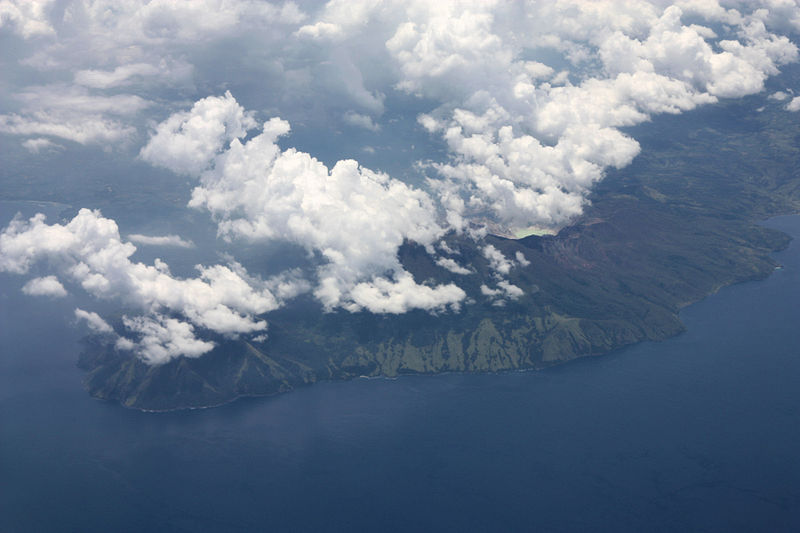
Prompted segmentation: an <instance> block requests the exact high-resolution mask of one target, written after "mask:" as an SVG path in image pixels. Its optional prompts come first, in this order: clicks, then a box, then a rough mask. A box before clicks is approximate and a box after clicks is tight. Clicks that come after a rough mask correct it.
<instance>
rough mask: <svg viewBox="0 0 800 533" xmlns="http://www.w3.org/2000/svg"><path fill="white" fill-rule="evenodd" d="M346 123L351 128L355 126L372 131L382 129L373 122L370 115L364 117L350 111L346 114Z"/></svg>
mask: <svg viewBox="0 0 800 533" xmlns="http://www.w3.org/2000/svg"><path fill="white" fill-rule="evenodd" d="M343 118H344V121H345V123H346V124H349V125H350V126H355V127H357V128H364V129H365V130H370V131H378V130H380V129H381V127H380V126H379V125H378V124H376V123H375V122H373V121H372V117H370V116H369V115H363V114H361V113H356V112H355V111H348V112H347V113H345V114H344V117H343Z"/></svg>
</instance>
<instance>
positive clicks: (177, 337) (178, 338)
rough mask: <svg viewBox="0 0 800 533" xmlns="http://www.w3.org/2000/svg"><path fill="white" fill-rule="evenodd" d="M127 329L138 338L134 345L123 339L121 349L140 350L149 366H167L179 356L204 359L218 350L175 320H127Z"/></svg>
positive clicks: (184, 324)
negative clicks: (212, 351)
mask: <svg viewBox="0 0 800 533" xmlns="http://www.w3.org/2000/svg"><path fill="white" fill-rule="evenodd" d="M122 322H123V324H125V327H126V328H128V329H129V330H130V331H132V332H134V333H135V334H137V335H138V337H139V340H138V341H137V342H133V341H131V340H130V339H127V338H121V342H120V341H118V342H117V349H127V350H136V351H137V353H138V354H139V356H140V357H141V358H142V359H143V360H144V362H145V363H148V364H151V365H158V364H163V363H166V362H168V361H170V360H171V359H174V358H176V357H179V356H184V357H200V356H201V355H203V354H205V353H208V352H210V351H211V350H212V349H213V348H214V343H213V342H209V341H204V340H201V339H198V338H197V337H196V336H195V333H194V327H193V326H192V325H191V324H190V323H188V322H184V321H181V320H177V319H175V318H168V317H165V316H162V315H158V314H157V315H155V316H154V317H134V318H129V317H124V318H123V319H122Z"/></svg>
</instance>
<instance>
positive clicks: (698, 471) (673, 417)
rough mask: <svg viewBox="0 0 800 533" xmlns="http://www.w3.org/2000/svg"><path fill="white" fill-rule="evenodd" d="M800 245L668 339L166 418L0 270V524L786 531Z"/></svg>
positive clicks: (791, 520)
mask: <svg viewBox="0 0 800 533" xmlns="http://www.w3.org/2000/svg"><path fill="white" fill-rule="evenodd" d="M54 209H55V207H54ZM765 224H766V225H768V226H770V227H774V228H779V229H781V230H783V231H786V232H788V233H790V234H792V235H793V236H795V237H796V238H797V237H800V217H798V216H794V217H779V218H776V219H772V220H770V221H768V222H767V223H765ZM798 240H800V239H797V240H795V241H793V243H792V245H791V246H790V248H789V249H788V250H786V251H784V252H781V253H778V254H775V257H776V259H777V260H778V261H779V262H781V263H782V264H783V265H784V268H783V269H780V270H777V271H775V273H774V274H773V275H772V276H770V277H769V278H768V279H766V280H764V281H759V282H751V283H745V284H740V285H737V286H733V287H729V288H726V289H723V290H722V291H720V292H719V293H718V294H716V295H713V296H711V297H709V298H707V299H706V300H704V301H702V302H700V303H698V304H696V305H693V306H691V307H689V308H687V309H685V310H684V311H683V312H682V318H683V320H684V322H685V324H686V326H687V328H688V329H687V331H686V333H684V334H682V335H680V336H678V337H676V338H673V339H671V340H668V341H665V342H661V343H645V344H640V345H638V346H634V347H632V348H629V349H624V350H620V351H618V352H615V353H613V354H610V355H607V356H603V357H598V358H592V359H586V360H581V361H578V362H574V363H571V364H567V365H563V366H561V367H557V368H554V369H550V370H546V371H541V372H527V373H505V374H490V375H458V374H450V375H440V376H419V377H404V378H401V379H396V380H387V379H371V380H366V379H361V380H355V381H350V382H336V383H321V384H317V385H314V386H312V387H308V388H304V389H301V390H297V391H295V392H292V393H289V394H285V395H281V396H277V397H272V398H260V399H249V400H242V401H238V402H235V403H233V404H230V405H227V406H223V407H220V408H215V409H208V410H196V411H183V412H173V413H162V414H153V413H141V412H137V411H131V410H127V409H124V408H121V407H119V406H117V405H114V404H110V403H104V402H101V401H98V400H94V399H92V398H90V397H89V396H88V395H87V394H86V392H84V390H83V389H82V387H81V378H82V372H81V371H80V370H78V369H77V368H76V367H75V362H76V358H77V355H78V352H79V345H78V343H77V341H78V339H79V338H80V336H81V335H82V334H83V331H82V330H81V329H80V328H78V327H76V326H75V325H74V324H73V323H72V322H73V320H72V318H71V316H72V310H73V309H74V307H75V306H76V301H75V300H74V299H72V298H67V299H64V300H58V301H49V300H47V301H43V300H37V299H35V298H31V297H28V296H25V295H23V294H21V293H20V292H19V288H20V286H21V285H22V284H23V283H24V280H23V279H19V278H17V277H13V276H8V275H3V276H0V531H2V532H4V533H5V532H51V531H59V532H61V531H69V532H82V533H83V532H126V531H131V532H133V531H135V532H145V531H147V532H159V531H170V532H172V531H185V532H206V531H214V532H217V531H220V532H228V531H231V532H239V531H348V532H352V531H458V532H465V531H614V532H620V531H636V532H640V531H648V532H650V531H726V532H730V531H771V532H775V531H800V454H799V453H798V452H799V451H800V305H798V304H799V303H800V242H798ZM87 305H88V304H87Z"/></svg>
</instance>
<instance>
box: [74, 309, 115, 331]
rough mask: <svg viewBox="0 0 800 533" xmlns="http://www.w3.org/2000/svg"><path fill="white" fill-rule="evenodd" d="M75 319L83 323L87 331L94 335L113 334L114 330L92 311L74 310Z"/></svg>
mask: <svg viewBox="0 0 800 533" xmlns="http://www.w3.org/2000/svg"><path fill="white" fill-rule="evenodd" d="M75 318H77V319H78V320H83V321H85V322H86V325H87V326H89V329H91V330H92V331H94V332H95V333H114V328H112V327H111V326H110V325H109V323H108V322H106V321H105V320H103V319H102V317H100V315H98V314H97V313H95V312H94V311H84V310H83V309H80V308H76V309H75Z"/></svg>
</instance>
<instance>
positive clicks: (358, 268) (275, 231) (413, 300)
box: [142, 94, 466, 313]
mask: <svg viewBox="0 0 800 533" xmlns="http://www.w3.org/2000/svg"><path fill="white" fill-rule="evenodd" d="M248 116H249V115H248V114H247V113H245V112H244V110H243V109H242V108H241V107H240V106H239V105H238V104H237V103H236V101H235V100H234V99H233V98H232V97H231V96H230V95H229V94H228V95H226V96H225V97H222V98H217V97H209V98H205V99H203V100H201V101H199V102H197V103H196V104H195V105H194V107H193V108H192V110H191V111H189V112H179V113H176V114H174V115H172V116H171V117H169V118H168V119H166V120H165V121H164V122H162V123H161V124H159V126H158V127H157V128H156V133H155V135H154V136H153V137H152V138H151V139H150V141H149V142H148V144H147V146H145V148H144V149H143V150H142V157H143V158H144V159H145V160H148V161H150V162H152V163H154V164H160V165H162V166H166V167H167V168H170V169H171V170H173V171H175V172H184V173H192V172H194V174H195V175H196V176H197V177H198V178H199V180H200V185H199V186H198V187H196V188H195V189H194V191H193V193H192V200H191V202H190V205H191V206H194V207H203V208H205V209H207V210H209V211H210V212H211V213H212V215H213V216H214V217H215V218H216V219H217V221H218V225H219V231H220V233H221V234H222V235H223V236H226V237H229V238H231V237H238V238H245V239H251V240H258V239H265V240H267V239H282V240H288V241H291V242H294V243H297V244H299V245H301V246H303V247H305V248H306V249H307V250H308V251H309V252H311V253H314V254H318V255H319V256H320V258H321V259H322V261H323V264H322V266H320V267H319V269H318V271H317V276H318V282H317V287H316V288H315V290H314V294H315V295H316V297H317V298H318V299H319V300H320V301H321V302H322V304H323V305H324V306H325V308H326V309H333V308H334V307H342V308H344V309H347V310H350V311H359V310H362V309H366V310H369V311H372V312H376V313H399V312H405V311H406V310H408V309H410V308H422V309H430V310H434V309H442V308H445V307H447V306H451V305H454V304H457V303H458V302H459V301H461V300H462V299H463V298H465V296H466V295H465V293H464V292H463V291H462V290H461V289H459V288H458V287H456V286H455V285H452V284H451V285H446V286H441V287H428V286H426V285H421V284H417V283H416V282H414V281H413V278H412V277H411V276H410V274H408V272H406V271H405V270H404V269H403V267H402V265H401V264H400V262H399V260H398V258H397V251H398V248H399V247H400V246H401V245H402V244H403V242H404V241H406V240H410V241H414V242H417V243H420V244H423V245H431V244H432V243H433V242H434V241H435V240H436V239H438V238H439V237H440V236H441V235H442V234H443V233H444V229H443V228H442V227H441V226H440V225H439V224H438V223H437V221H436V214H435V204H434V202H433V200H432V199H431V198H430V196H429V195H428V194H426V193H425V192H424V191H421V190H419V189H415V188H413V187H411V186H409V185H407V184H405V183H403V182H401V181H399V180H396V179H393V178H391V177H389V176H387V175H385V174H382V173H378V172H374V171H372V170H370V169H367V168H364V167H361V166H359V164H358V162H356V161H353V160H344V161H339V162H337V163H336V164H335V165H334V166H333V167H332V168H328V167H327V166H325V165H324V164H323V163H321V162H320V161H318V160H317V159H315V158H313V157H312V156H311V155H310V154H307V153H304V152H299V151H297V150H294V149H288V150H285V151H284V150H281V148H280V147H279V146H278V145H277V140H278V138H279V137H281V136H283V135H286V134H287V133H288V132H289V123H288V122H286V121H284V120H281V119H279V118H272V119H270V120H268V121H267V122H265V123H264V124H263V127H262V131H261V133H260V134H259V135H256V136H254V137H252V138H250V139H249V140H247V141H246V142H244V143H242V142H241V141H240V138H242V137H243V136H244V135H245V131H244V130H245V128H247V127H248V125H249V122H248V121H247V119H246V117H248ZM196 124H199V126H196ZM198 132H200V133H198ZM198 138H199V139H201V141H200V142H198V141H197V139H198ZM187 147H189V148H187ZM400 291H405V292H406V294H400Z"/></svg>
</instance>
